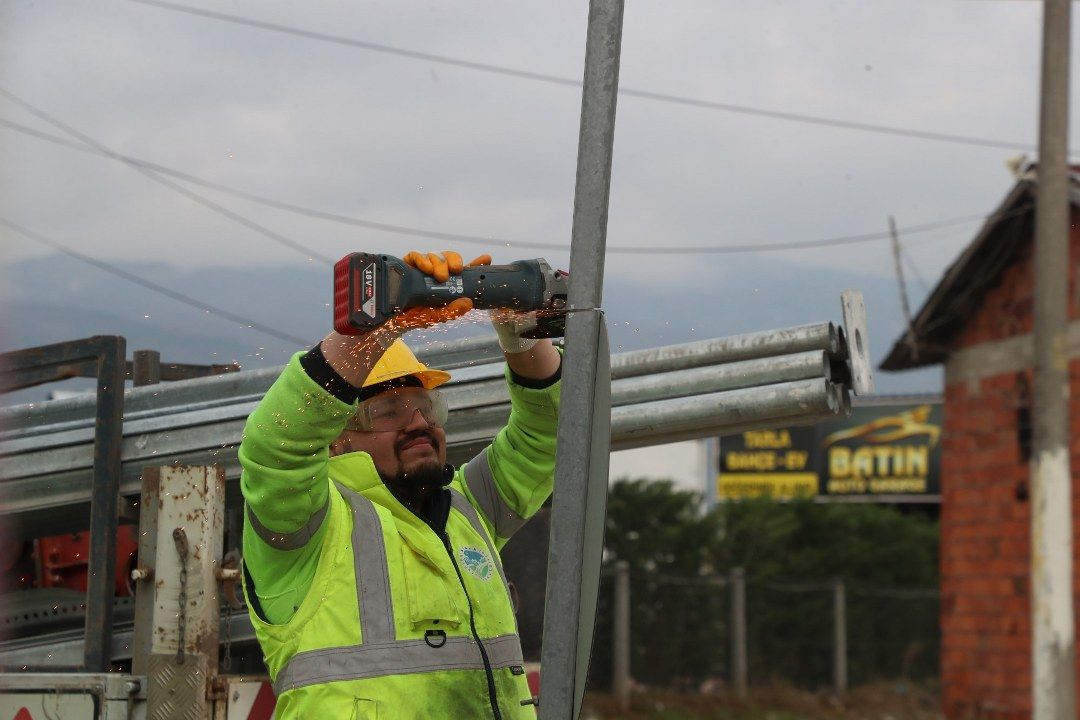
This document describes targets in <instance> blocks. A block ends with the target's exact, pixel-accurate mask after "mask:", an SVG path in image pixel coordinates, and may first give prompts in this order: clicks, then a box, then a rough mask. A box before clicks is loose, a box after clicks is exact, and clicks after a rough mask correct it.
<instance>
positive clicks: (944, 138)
mask: <svg viewBox="0 0 1080 720" xmlns="http://www.w3.org/2000/svg"><path fill="white" fill-rule="evenodd" d="M130 2H134V3H138V4H140V5H149V6H152V7H156V8H161V9H164V10H171V11H173V12H180V13H186V14H188V15H196V16H199V17H205V18H210V19H212V20H219V21H222V22H227V23H232V24H234V25H244V26H247V27H252V28H257V29H259V30H268V31H271V32H277V33H283V34H286V35H293V36H295V37H302V38H307V39H309V40H317V41H320V42H327V43H332V44H335V45H345V46H348V47H354V48H359V49H362V50H370V51H372V52H378V53H384V54H387V55H396V56H398V57H404V58H409V59H411V60H422V61H424V62H431V63H436V64H439V65H449V66H452V67H459V68H463V69H466V70H475V71H478V72H485V73H491V74H495V75H502V76H505V77H512V78H517V79H521V80H532V81H534V82H543V83H548V84H550V85H562V86H565V87H577V88H579V87H581V81H580V80H578V79H575V78H568V77H561V76H558V75H549V74H547V73H538V72H533V71H531V70H518V69H516V68H510V67H505V66H502V65H495V64H491V63H482V62H475V61H472V60H464V59H462V58H455V57H451V56H448V55H436V54H434V53H426V52H420V51H417V50H409V49H407V48H399V47H394V46H391V45H383V44H381V43H373V42H368V41H366V40H360V39H358V38H350V37H344V36H342V35H333V34H330V33H324V32H318V31H314V30H304V29H302V28H297V27H293V26H290V25H282V24H279V23H272V22H267V21H265V20H257V19H254V18H247V17H242V16H239V15H231V14H228V13H223V12H218V11H216V10H205V9H203V8H196V7H191V6H189V5H183V4H180V3H173V2H167V1H166V0H130ZM619 95H623V96H626V97H634V98H640V99H643V100H653V101H655V102H662V103H669V104H674V105H683V106H686V107H696V108H700V109H703V110H718V111H722V112H729V113H737V114H740V115H752V116H755V117H765V118H770V119H773V120H786V121H789V122H798V123H804V124H809V125H820V126H826V127H836V128H843V129H846V130H858V131H861V132H870V133H878V134H884V135H897V136H901V137H910V138H917V139H920V140H933V141H935V142H948V143H956V144H960V145H973V146H978V147H992V148H1001V149H1006V150H1026V151H1032V150H1035V149H1036V148H1035V145H1034V144H1032V143H1017V142H1009V141H1006V140H993V139H989V138H980V137H973V136H970V135H956V134H952V133H942V132H933V131H929V130H913V129H910V128H901V127H893V126H889V125H877V124H874V123H866V122H859V121H855V120H844V119H841V118H829V117H821V116H817V115H807V114H804V113H794V112H786V111H782V110H771V109H768V108H759V107H751V106H749V105H736V104H733V103H723V102H716V101H713V100H702V99H700V98H692V97H685V96H682V95H673V94H669V93H660V92H652V91H649V90H635V89H632V88H627V87H621V88H619ZM1069 152H1070V154H1074V155H1075V154H1080V151H1076V150H1070V151H1069Z"/></svg>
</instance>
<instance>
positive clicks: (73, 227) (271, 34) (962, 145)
mask: <svg viewBox="0 0 1080 720" xmlns="http://www.w3.org/2000/svg"><path fill="white" fill-rule="evenodd" d="M183 2H188V3H189V4H188V5H187V7H193V8H202V9H213V10H214V11H216V12H220V13H225V14H228V15H233V16H237V17H240V18H246V19H249V20H255V21H259V22H263V23H271V24H275V25H280V26H285V27H288V28H293V29H296V30H299V31H303V32H307V33H315V34H323V35H329V36H335V37H339V38H344V39H350V40H353V41H358V42H359V43H368V44H375V45H377V46H381V47H383V48H384V50H382V51H380V50H377V49H371V48H366V49H365V48H363V47H358V46H357V44H356V43H353V44H348V43H342V42H339V43H335V42H328V41H327V40H325V39H323V40H319V39H315V38H311V37H300V36H297V35H293V34H286V33H283V32H278V31H271V30H268V29H260V28H255V27H251V26H248V25H241V24H237V23H234V22H227V21H225V20H222V19H211V18H208V17H203V16H197V15H192V14H190V13H183V12H178V11H177V10H175V9H166V8H163V7H160V6H156V5H149V4H145V3H141V2H135V1H133V0H87V1H85V2H63V1H59V0H4V2H3V3H2V4H0V7H2V16H0V27H2V28H3V30H2V32H3V42H2V43H0V87H2V88H3V89H4V90H5V91H7V92H8V93H12V94H13V95H14V96H16V97H17V98H20V99H21V100H22V101H25V102H27V103H30V104H31V105H32V106H34V107H36V108H38V109H39V110H41V111H43V112H44V113H47V114H48V115H49V116H52V117H53V118H55V119H56V120H58V121H60V122H62V123H63V124H65V125H66V126H68V127H70V128H71V129H73V130H75V131H77V132H78V133H81V134H82V135H83V136H85V137H89V138H91V139H92V140H93V141H95V142H97V143H99V144H100V145H101V146H104V147H107V148H109V149H111V150H112V151H115V152H117V153H121V154H123V155H125V156H129V157H133V158H138V159H140V160H145V161H148V162H151V163H156V164H158V165H160V166H164V167H166V168H169V169H172V170H175V171H179V172H182V173H186V174H188V175H190V176H194V177H196V178H199V179H202V180H205V181H209V182H211V183H216V184H219V185H221V186H225V187H227V188H232V189H234V190H238V191H243V192H246V193H249V194H254V195H258V196H261V197H264V198H270V199H274V200H277V201H281V202H285V203H290V204H293V205H296V206H300V207H303V208H308V209H311V210H318V211H323V212H326V213H334V214H337V215H341V216H346V217H351V218H355V219H358V220H361V221H367V222H374V223H385V224H390V225H396V226H404V227H408V228H416V229H419V230H422V231H423V230H427V231H436V232H444V233H454V234H460V235H468V236H476V237H483V238H493V239H497V240H499V241H504V242H505V243H508V244H509V247H506V248H505V249H499V250H497V252H496V259H497V260H511V259H516V258H517V257H519V256H530V257H531V256H536V255H538V254H543V255H546V256H547V257H549V258H550V259H551V260H553V261H554V262H555V263H562V264H565V262H566V259H567V258H568V253H567V252H566V251H565V250H558V249H553V250H545V251H537V250H534V249H515V248H514V247H513V244H514V242H541V243H552V244H554V245H557V246H562V247H564V248H565V247H567V246H568V243H569V235H570V221H571V211H572V204H573V190H574V168H575V159H576V151H577V130H578V120H579V107H580V91H579V90H578V89H576V88H574V87H570V86H565V85H560V84H556V83H548V82H541V81H536V80H529V79H524V78H522V77H516V76H512V75H507V74H499V73H493V72H487V71H482V70H477V69H468V68H463V67H460V66H456V65H454V64H451V63H446V62H440V61H438V59H437V58H432V57H428V58H425V59H417V58H416V57H408V56H406V55H403V54H402V53H400V52H393V51H385V49H387V48H388V49H396V50H404V51H412V52H414V53H424V54H427V55H430V56H439V57H446V58H454V59H458V60H464V61H470V62H473V63H480V64H484V65H489V66H496V67H501V68H507V69H510V70H517V71H526V72H532V73H539V74H543V75H549V76H555V77H562V78H571V79H575V78H580V76H581V71H582V64H583V59H584V38H585V22H586V7H587V3H586V2H584V0H575V1H569V0H549V1H548V2H544V3H511V2H491V1H489V0H480V1H471V0H469V1H466V0H463V1H461V2H455V3H434V2H414V1H412V0H380V1H379V2H355V1H350V2H343V1H338V0H318V1H313V2H307V3H295V2H280V1H278V0H261V1H260V2H256V1H255V0H229V1H228V2H218V3H210V2H207V0H183ZM1040 21H1041V7H1040V3H1037V2H1033V1H1031V0H926V1H918V0H874V1H873V2H865V0H844V1H839V0H761V1H759V2H745V1H744V0H739V1H735V0H679V1H678V2H660V1H659V0H634V1H633V2H629V3H628V4H627V9H626V18H625V28H624V40H623V60H622V75H621V85H622V87H624V88H627V89H632V90H637V91H647V92H652V93H660V94H664V95H669V96H675V97H677V98H686V99H692V100H702V101H710V102H714V103H724V104H729V105H737V106H741V107H744V108H751V109H757V110H767V111H776V112H781V113H787V114H797V115H803V116H813V117H819V118H830V119H834V120H840V121H845V122H848V123H861V124H869V125H875V126H886V127H890V128H897V129H903V130H911V131H919V132H924V133H935V134H947V135H954V136H961V137H964V138H971V139H974V140H976V141H978V140H990V141H997V142H1000V143H1004V144H1015V145H1016V146H1017V147H1016V148H1015V149H1011V148H1006V147H987V146H984V145H979V144H972V143H967V142H958V141H954V142H944V141H934V140H928V139H919V138H914V137H909V136H905V135H904V134H896V133H880V132H867V131H862V130H855V129H851V128H844V127H836V126H834V125H830V124H820V123H808V122H795V121H792V120H784V119H776V118H770V117H763V116H761V115H757V114H753V113H745V112H743V113H736V112H731V111H729V110H721V109H716V108H702V107H695V106H693V105H691V104H686V103H680V102H671V101H662V100H656V99H645V98H641V97H634V96H624V97H623V98H621V99H620V102H619V108H618V122H617V129H616V142H615V160H614V170H613V183H612V196H611V215H610V225H609V235H608V244H609V250H610V251H611V252H610V253H609V256H608V265H607V276H608V278H609V279H622V280H627V281H634V282H644V281H649V282H655V281H656V280H657V279H658V278H659V279H660V281H661V283H663V282H678V283H680V284H682V285H684V286H685V285H687V284H700V286H701V287H702V296H701V297H702V300H703V306H702V308H678V309H673V312H677V313H678V314H680V315H683V316H688V317H693V315H694V314H695V313H700V312H709V313H720V314H725V313H732V314H737V313H738V312H739V304H740V303H743V302H747V301H748V300H747V299H746V298H731V297H728V296H726V295H725V294H724V287H725V282H726V278H727V280H728V281H730V280H731V279H732V278H730V276H729V275H728V274H729V273H731V272H733V270H732V268H733V267H735V266H736V265H737V267H738V272H739V273H750V274H753V273H754V272H755V270H754V268H755V267H760V268H762V271H763V274H764V269H766V268H771V267H774V266H775V264H776V263H780V262H783V263H790V264H791V271H790V272H789V273H787V276H788V277H789V278H790V281H789V282H781V283H775V282H770V284H769V286H768V287H762V288H760V292H761V296H760V297H761V298H766V297H768V298H771V299H773V300H779V299H784V300H785V301H787V302H793V303H797V302H798V289H799V286H800V285H801V284H802V283H804V282H807V279H806V278H807V277H808V276H810V275H812V274H813V273H815V272H824V271H831V270H842V271H845V272H849V273H856V274H858V275H859V276H860V277H861V278H864V279H865V283H866V284H867V285H878V284H882V283H891V284H894V283H895V280H894V278H893V270H892V260H891V255H890V253H889V245H888V243H887V242H886V241H881V240H877V241H873V242H867V243H862V244H854V245H842V246H834V247H827V248H822V249H814V250H800V251H788V252H781V253H777V252H772V253H751V254H748V255H745V256H740V257H739V262H738V263H734V262H732V261H731V258H732V256H729V255H721V254H711V255H710V254H698V255H671V254H664V253H658V254H651V255H627V254H620V253H618V252H617V250H618V249H619V248H646V247H651V248H661V249H663V248H665V247H672V246H713V247H719V246H724V245H755V244H762V243H773V242H796V241H809V240H816V239H823V238H833V237H838V236H849V235H859V234H864V233H874V232H880V231H884V230H885V229H886V228H887V218H888V216H890V215H893V216H895V217H896V220H897V223H898V225H899V226H900V228H901V231H902V236H903V240H904V243H905V247H906V252H907V254H908V263H909V267H908V268H907V270H908V272H909V274H911V275H913V276H914V277H912V279H911V282H912V286H913V292H914V293H915V295H916V296H917V298H918V296H920V295H921V294H922V293H924V292H925V286H924V283H925V284H926V285H931V286H932V284H933V282H934V281H935V280H936V278H937V277H938V276H939V274H940V273H941V271H942V270H943V269H944V268H945V267H946V266H947V264H948V263H949V262H951V260H952V259H953V258H955V256H956V254H957V253H958V252H959V250H960V249H961V248H962V247H963V246H964V245H965V244H966V243H967V242H968V241H969V240H970V239H971V237H972V235H973V233H974V232H975V230H976V228H977V224H976V223H974V222H968V223H965V224H953V225H949V226H947V227H944V228H941V229H938V230H935V231H932V232H922V233H912V234H907V233H905V232H903V231H904V229H905V228H911V227H917V226H921V225H925V224H928V223H936V222H939V221H947V220H951V219H954V218H961V217H965V216H972V215H978V214H980V213H988V212H990V211H991V210H992V209H993V208H994V207H995V205H996V204H997V202H998V201H999V200H1000V199H1001V197H1002V196H1003V194H1004V193H1005V192H1006V191H1007V190H1008V188H1009V187H1010V186H1011V184H1012V182H1013V179H1012V176H1011V175H1010V173H1009V172H1008V170H1007V168H1006V160H1007V159H1008V158H1010V157H1014V156H1016V155H1019V154H1020V153H1022V152H1023V146H1032V145H1034V144H1035V142H1036V126H1037V110H1038V108H1037V100H1038V96H1037V88H1038V62H1039V37H1040ZM1077 28H1080V23H1078V22H1075V21H1074V31H1073V45H1074V56H1075V48H1076V46H1078V45H1080V30H1077ZM1073 64H1074V67H1075V64H1076V63H1075V62H1074V63H1073ZM1075 75H1076V73H1074V81H1073V90H1072V93H1073V98H1074V99H1075V98H1078V97H1080V92H1077V85H1078V83H1077V81H1076V79H1075ZM0 105H3V108H2V110H0V121H3V122H5V123H7V124H6V125H0V158H2V160H0V183H2V187H0V192H2V195H0V197H2V198H3V200H2V211H0V215H2V216H3V217H4V218H6V219H8V220H10V221H14V222H16V223H19V224H20V225H22V226H24V227H26V228H28V229H30V230H32V231H34V232H37V233H40V234H42V235H44V236H46V237H48V238H51V239H53V240H55V241H57V242H60V243H63V244H66V245H68V246H70V247H74V248H78V249H79V250H80V251H81V252H83V253H85V254H88V255H92V256H94V257H96V258H100V259H103V260H106V261H109V262H119V261H138V260H160V261H167V262H172V263H176V264H181V265H183V266H185V267H186V268H198V267H211V266H218V267H220V266H224V267H232V268H236V269H237V270H238V271H240V270H242V269H243V268H244V267H250V266H253V265H260V266H276V267H304V266H306V267H308V268H311V267H313V266H319V265H324V264H325V262H324V260H321V259H319V258H336V257H338V256H340V255H342V254H344V253H345V252H349V251H352V250H358V249H374V250H379V251H383V252H396V253H404V252H406V251H407V250H409V249H413V248H434V249H441V248H443V247H446V246H448V245H449V246H451V247H455V248H458V249H460V250H461V251H462V252H463V253H470V252H476V253H479V252H483V251H484V250H485V249H486V248H484V247H483V246H481V245H477V244H469V243H465V242H454V243H448V242H446V241H442V240H432V239H425V238H422V237H409V236H407V235H401V234H394V233H388V232H385V231H380V230H375V229H371V228H365V227H362V226H358V225H355V224H353V225H349V224H343V223H338V222H331V221H328V220H325V219H316V218H312V217H310V216H304V215H301V214H296V213H292V212H287V211H284V210H281V209H273V208H269V207H267V206H265V205H260V204H257V203H254V202H252V201H250V200H243V199H239V198H237V197H236V196H235V195H230V194H227V193H224V192H222V191H220V190H213V189H208V188H206V187H204V186H200V185H197V184H193V183H192V182H190V181H187V180H177V179H175V177H174V178H173V179H172V182H174V183H177V184H178V185H179V186H180V187H182V188H183V189H184V190H186V191H188V192H189V193H196V194H197V195H198V196H199V197H201V198H204V199H206V200H208V201H211V202H213V203H217V204H219V205H220V206H223V207H225V208H227V209H228V210H229V211H230V212H232V213H234V214H235V216H234V217H236V216H238V217H240V218H241V220H240V222H249V221H254V222H255V223H258V225H259V226H260V228H262V230H256V229H253V228H251V227H250V226H244V225H242V224H240V222H238V221H237V220H236V219H227V218H225V217H223V216H222V215H220V214H218V213H215V212H213V211H211V210H209V209H207V208H206V207H205V206H204V205H202V204H199V203H198V202H196V201H193V200H192V199H191V198H190V197H185V196H183V195H182V194H180V193H179V192H177V191H176V190H175V189H169V188H166V187H163V186H161V185H159V184H157V183H155V182H153V181H152V180H150V179H148V178H147V177H145V176H144V175H141V174H140V173H138V172H136V171H135V170H133V169H132V167H130V166H129V165H127V164H124V163H122V162H117V161H116V160H113V159H109V158H106V157H102V156H101V155H99V154H93V153H85V152H78V151H76V150H73V149H72V148H70V147H68V146H64V145H59V144H56V143H53V142H49V141H46V140H43V139H41V138H39V137H33V136H31V135H28V134H26V132H25V131H22V132H20V131H18V130H15V129H13V128H12V127H11V123H16V124H18V125H20V126H24V127H29V128H32V129H34V130H36V131H38V132H43V133H48V134H49V135H53V136H57V137H62V138H65V140H66V141H67V142H69V143H71V142H74V143H75V144H79V143H80V142H83V141H80V140H76V139H75V136H74V135H72V134H70V133H66V132H65V131H64V130H63V129H59V128H58V127H57V126H56V125H53V124H50V123H49V122H47V121H45V120H44V119H43V118H42V116H41V115H35V114H34V113H32V112H30V111H28V110H27V108H26V106H25V105H20V104H18V103H16V102H14V101H12V100H10V99H8V100H4V99H2V98H0ZM1073 106H1074V107H1075V106H1076V102H1075V100H1074V102H1073ZM1078 122H1080V113H1074V114H1073V117H1072V125H1073V133H1072V137H1073V145H1074V146H1076V145H1077V144H1078V141H1077V137H1078V135H1077V133H1076V126H1077V124H1078ZM84 146H85V145H84ZM1029 153H1030V151H1029ZM245 219H246V220H245ZM268 235H272V236H273V239H272V238H271V237H268ZM2 237H3V239H4V245H3V253H4V262H5V264H6V266H7V267H9V268H10V267H12V266H14V265H15V264H16V263H19V262H21V261H25V260H27V259H29V258H35V257H41V256H44V255H46V254H48V253H50V252H52V250H50V249H49V248H48V247H45V246H43V245H41V244H40V243H37V242H35V241H33V240H29V239H26V238H24V237H21V236H19V235H17V234H15V233H12V232H10V231H7V230H5V231H3V233H2ZM289 245H293V246H297V245H298V246H300V247H302V248H306V249H307V250H308V251H311V253H313V254H310V253H309V252H305V251H304V250H299V251H298V250H297V249H295V247H289ZM86 272H87V273H95V272H98V271H97V270H94V269H92V268H87V270H86ZM742 279H745V278H742ZM839 289H840V288H837V290H838V291H839ZM917 298H916V299H917ZM704 308H708V309H704ZM823 319H824V318H823ZM872 320H873V319H872Z"/></svg>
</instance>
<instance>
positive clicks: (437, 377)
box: [363, 338, 450, 390]
mask: <svg viewBox="0 0 1080 720" xmlns="http://www.w3.org/2000/svg"><path fill="white" fill-rule="evenodd" d="M409 375H412V376H413V377H415V378H416V379H417V380H419V381H420V382H421V384H423V386H424V387H425V388H427V389H428V390H433V389H435V388H437V387H439V386H440V385H442V384H443V383H444V382H446V381H447V380H449V379H450V373H448V372H443V371H442V370H433V369H432V368H429V367H428V366H427V365H425V364H424V363H422V362H420V361H419V360H417V359H416V356H415V355H413V352H412V350H410V349H409V346H408V345H406V344H405V342H404V341H403V340H401V339H400V338H398V339H397V340H395V341H394V342H393V344H392V345H390V347H388V348H387V349H386V352H384V353H383V355H382V357H381V358H379V362H377V363H375V367H373V368H372V369H371V372H370V373H368V376H367V378H366V379H365V380H364V385H363V386H364V387H370V386H372V385H377V384H378V383H382V382H386V381H387V380H395V379H397V378H400V377H406V376H409Z"/></svg>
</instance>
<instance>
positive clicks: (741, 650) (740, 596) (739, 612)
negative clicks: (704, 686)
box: [731, 568, 749, 700]
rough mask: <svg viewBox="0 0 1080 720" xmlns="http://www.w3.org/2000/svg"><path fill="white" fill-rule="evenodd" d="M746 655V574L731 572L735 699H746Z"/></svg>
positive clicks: (732, 681) (736, 570) (732, 678)
mask: <svg viewBox="0 0 1080 720" xmlns="http://www.w3.org/2000/svg"><path fill="white" fill-rule="evenodd" d="M747 665H748V662H747V655H746V573H745V572H744V571H743V569H742V568H732V570H731V685H732V687H734V688H735V697H737V698H739V699H740V700H745V699H746V691H747V687H748V685H749V682H748V678H747V675H748V672H747Z"/></svg>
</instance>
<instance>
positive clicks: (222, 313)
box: [0, 216, 310, 346]
mask: <svg viewBox="0 0 1080 720" xmlns="http://www.w3.org/2000/svg"><path fill="white" fill-rule="evenodd" d="M0 225H4V226H5V227H7V228H9V229H11V230H14V231H15V232H17V233H18V234H20V235H22V236H23V237H26V238H29V239H31V240H35V241H37V242H39V243H41V244H42V245H46V246H47V247H50V248H52V249H53V250H57V251H59V252H62V253H64V254H65V255H68V256H70V257H73V258H75V259H76V260H81V261H82V262H84V263H86V264H88V265H93V266H94V267H96V268H98V269H99V270H104V271H105V272H107V273H109V274H111V275H116V276H117V277H120V278H123V279H124V280H127V281H128V282H133V283H135V284H136V285H141V286H142V287H144V288H146V289H147V290H152V291H153V292H156V293H158V294H159V295H164V296H165V297H169V298H172V299H173V300H176V301H177V302H181V303H183V304H185V305H188V306H190V307H193V308H198V309H199V310H203V311H205V312H208V313H211V314H213V315H217V316H219V317H222V318H225V319H226V320H231V321H232V322H234V323H238V324H240V325H243V326H244V327H246V328H251V329H252V330H258V331H259V332H261V333H264V334H266V335H270V336H272V337H275V338H277V339H278V340H284V341H285V342H288V343H292V344H294V345H298V346H306V345H308V344H310V343H309V342H308V341H307V340H303V339H301V338H298V337H294V336H292V335H289V334H288V333H283V332H280V331H279V330H276V329H274V328H272V327H270V326H269V325H263V324H262V323H260V322H256V321H255V320H251V319H249V318H246V317H243V316H242V315H237V314H236V313H232V312H229V311H228V310H223V309H222V308H219V307H216V306H214V305H210V304H209V303H205V302H203V301H202V300H196V299H195V298H193V297H190V296H188V295H184V294H183V293H179V292H177V291H175V290H170V289H169V288H167V287H165V286H164V285H158V284H157V283H155V282H151V281H150V280H146V279H145V278H141V277H139V276H138V275H135V274H133V273H129V272H127V271H126V270H122V269H120V268H118V267H116V266H115V265H111V264H109V263H107V262H105V261H103V260H98V259H96V258H92V257H90V256H89V255H84V254H83V253H81V252H79V251H77V250H74V249H72V248H70V247H68V246H67V245H63V244H61V243H59V242H57V241H55V240H52V239H50V238H47V237H45V236H44V235H42V234H40V233H36V232H34V231H33V230H30V229H28V228H25V227H23V226H22V225H19V224H18V223H15V222H12V221H11V220H8V219H7V218H5V217H2V216H0Z"/></svg>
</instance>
